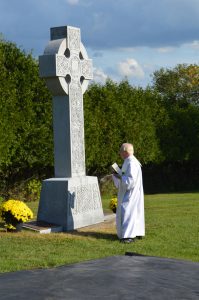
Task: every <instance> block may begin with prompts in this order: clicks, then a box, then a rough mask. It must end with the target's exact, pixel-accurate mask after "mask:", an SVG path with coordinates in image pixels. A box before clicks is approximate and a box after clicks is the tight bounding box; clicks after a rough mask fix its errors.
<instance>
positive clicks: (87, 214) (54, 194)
mask: <svg viewBox="0 0 199 300" xmlns="http://www.w3.org/2000/svg"><path fill="white" fill-rule="evenodd" d="M37 220H38V221H45V222H48V223H54V224H57V225H60V226H62V227H63V231H69V230H73V229H77V228H81V227H85V226H88V225H91V224H96V223H100V222H103V221H104V215H103V210H102V205H101V197H100V192H99V187H98V181H97V178H96V177H92V176H81V177H74V178H50V179H46V180H44V181H43V184H42V191H41V199H40V204H39V211H38V217H37Z"/></svg>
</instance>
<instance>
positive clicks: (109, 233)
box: [0, 193, 199, 272]
mask: <svg viewBox="0 0 199 300" xmlns="http://www.w3.org/2000/svg"><path fill="white" fill-rule="evenodd" d="M109 201H110V199H109V198H108V197H104V198H103V207H104V210H105V211H106V213H107V212H108V203H109ZM28 205H29V207H31V208H32V209H33V210H34V212H35V214H36V211H37V207H38V203H37V202H32V203H28ZM109 212H110V211H109ZM110 213H111V212H110ZM145 219H146V237H145V238H144V239H142V240H138V241H136V242H135V243H132V244H121V243H120V242H119V241H118V239H117V236H116V230H115V224H114V222H110V223H109V222H106V223H104V224H99V225H97V226H92V227H87V228H84V229H81V230H77V231H74V232H72V233H52V234H38V233H35V232H31V231H28V230H23V231H22V232H20V233H7V232H4V231H3V229H1V230H0V272H10V271H16V270H24V269H34V268H45V267H54V266H60V265H65V264H71V263H75V262H80V261H85V260H90V259H97V258H102V257H106V256H112V255H124V254H125V252H127V251H128V252H136V253H139V254H144V255H149V256H160V257H169V258H177V259H185V260H191V261H196V262H199V193H184V194H180V193H179V194H158V195H145Z"/></svg>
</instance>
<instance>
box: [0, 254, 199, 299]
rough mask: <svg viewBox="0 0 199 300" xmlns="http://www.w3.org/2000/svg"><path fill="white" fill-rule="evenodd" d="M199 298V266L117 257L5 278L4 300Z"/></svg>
mask: <svg viewBox="0 0 199 300" xmlns="http://www.w3.org/2000/svg"><path fill="white" fill-rule="evenodd" d="M23 299H24V300H40V299H41V300H57V299H69V300H73V299H75V300H78V299H82V300H84V299H85V300H89V299H122V300H126V299H129V300H130V299H131V300H132V299H136V300H139V299H146V300H156V299H157V300H160V299H161V300H164V299H168V300H172V299H175V300H178V299H179V300H189V299H194V300H195V299H197V300H198V299H199V263H194V262H189V261H183V260H175V259H166V258H159V257H148V256H134V255H133V256H127V255H126V256H125V255H124V256H112V257H108V258H104V259H98V260H92V261H87V262H82V263H77V264H73V265H67V266H61V267H58V268H52V269H39V270H30V271H18V272H12V273H2V274H0V300H23Z"/></svg>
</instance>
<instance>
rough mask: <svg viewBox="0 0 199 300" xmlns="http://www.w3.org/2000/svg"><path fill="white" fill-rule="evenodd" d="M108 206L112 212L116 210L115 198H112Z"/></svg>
mask: <svg viewBox="0 0 199 300" xmlns="http://www.w3.org/2000/svg"><path fill="white" fill-rule="evenodd" d="M109 208H110V209H111V210H112V212H114V214H115V213H116V211H117V198H116V197H115V198H112V199H111V201H110V203H109Z"/></svg>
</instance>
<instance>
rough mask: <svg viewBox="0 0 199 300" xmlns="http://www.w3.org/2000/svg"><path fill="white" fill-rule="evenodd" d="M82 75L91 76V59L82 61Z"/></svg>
mask: <svg viewBox="0 0 199 300" xmlns="http://www.w3.org/2000/svg"><path fill="white" fill-rule="evenodd" d="M82 75H83V76H84V77H85V78H92V77H93V69H92V61H91V60H84V61H83V62H82Z"/></svg>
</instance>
